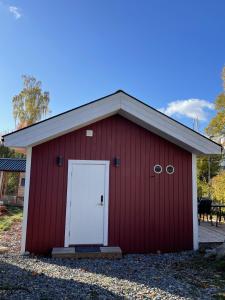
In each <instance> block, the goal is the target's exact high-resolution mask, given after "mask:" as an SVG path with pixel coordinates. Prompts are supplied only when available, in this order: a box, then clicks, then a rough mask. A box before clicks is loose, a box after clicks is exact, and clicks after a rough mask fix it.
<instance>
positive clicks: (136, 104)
mask: <svg viewBox="0 0 225 300" xmlns="http://www.w3.org/2000/svg"><path fill="white" fill-rule="evenodd" d="M118 112H119V113H120V114H121V115H124V116H125V117H127V118H128V119H130V120H131V121H133V122H135V123H137V124H139V125H140V126H142V127H144V128H146V129H148V130H149V131H152V132H154V133H156V134H158V135H159V136H161V137H163V138H165V139H167V140H169V141H171V142H173V143H175V144H177V145H178V146H180V147H182V148H184V149H186V150H188V151H190V152H192V153H195V154H220V153H221V147H220V146H219V145H217V144H215V143H213V142H211V141H210V140H207V139H206V138H205V137H203V136H201V135H199V134H198V133H196V132H194V131H192V130H190V129H189V128H187V127H185V126H183V125H181V124H179V123H178V122H176V121H174V120H173V119H170V118H168V117H167V116H165V115H163V114H161V113H160V112H158V111H157V110H154V109H152V108H151V107H149V106H147V105H145V104H144V103H142V102H140V101H138V100H136V99H134V98H132V97H131V96H129V95H127V94H125V93H123V92H119V93H116V94H113V95H110V96H108V97H105V98H104V99H101V100H99V101H96V102H92V103H90V104H88V105H85V106H82V107H80V108H78V109H75V110H72V111H69V112H67V113H64V114H62V115H59V116H56V117H54V118H51V119H49V120H46V121H44V122H41V123H38V124H36V125H34V126H32V127H28V128H26V129H24V130H22V131H18V132H15V133H12V134H10V135H8V136H5V137H4V143H5V145H6V146H9V147H28V146H35V145H37V144H41V143H43V142H45V141H47V140H50V139H53V138H55V137H57V136H60V135H63V134H66V133H68V132H71V131H73V130H76V129H79V128H81V127H84V126H86V125H89V124H91V123H93V122H96V121H99V120H102V119H104V118H106V117H109V116H111V115H114V114H116V113H118Z"/></svg>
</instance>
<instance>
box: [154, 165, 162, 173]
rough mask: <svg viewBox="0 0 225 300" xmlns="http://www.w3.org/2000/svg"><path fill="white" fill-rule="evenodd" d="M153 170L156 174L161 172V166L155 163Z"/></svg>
mask: <svg viewBox="0 0 225 300" xmlns="http://www.w3.org/2000/svg"><path fill="white" fill-rule="evenodd" d="M154 172H155V173H157V174H160V173H162V166H160V165H155V166H154Z"/></svg>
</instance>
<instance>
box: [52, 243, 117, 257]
mask: <svg viewBox="0 0 225 300" xmlns="http://www.w3.org/2000/svg"><path fill="white" fill-rule="evenodd" d="M52 257H54V258H75V259H76V258H109V259H118V258H122V250H121V248H120V247H100V246H93V247H88V246H87V247H86V246H75V247H60V248H53V249H52Z"/></svg>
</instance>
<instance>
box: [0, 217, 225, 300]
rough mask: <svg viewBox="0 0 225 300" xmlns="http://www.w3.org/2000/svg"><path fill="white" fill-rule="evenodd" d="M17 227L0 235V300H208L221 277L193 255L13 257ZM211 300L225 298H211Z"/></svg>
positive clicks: (223, 283) (224, 284) (221, 284)
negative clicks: (2, 248) (1, 252)
mask: <svg viewBox="0 0 225 300" xmlns="http://www.w3.org/2000/svg"><path fill="white" fill-rule="evenodd" d="M20 238H21V224H20V223H19V222H18V223H15V224H14V225H13V226H12V228H11V229H10V230H9V231H7V232H4V233H2V234H0V246H6V247H9V254H7V255H0V299H1V300H2V299H7V300H8V299H16V300H17V299H21V300H24V299H42V300H44V299H155V300H160V299H213V298H214V295H216V294H217V295H218V293H223V292H225V280H224V279H225V277H224V273H225V272H224V271H223V272H224V273H220V272H218V271H215V268H214V267H213V265H212V263H211V262H210V261H209V262H207V260H206V259H205V258H203V256H202V255H200V254H196V253H193V252H184V253H180V254H161V255H126V256H124V258H123V259H121V260H104V259H101V260H87V259H83V260H70V259H52V258H47V257H45V258H44V257H22V256H19V255H18V254H19V249H20ZM217 299H225V296H224V298H217Z"/></svg>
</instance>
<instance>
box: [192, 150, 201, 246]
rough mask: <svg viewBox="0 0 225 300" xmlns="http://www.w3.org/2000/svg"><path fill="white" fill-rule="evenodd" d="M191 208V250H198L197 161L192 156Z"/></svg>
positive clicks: (194, 156)
mask: <svg viewBox="0 0 225 300" xmlns="http://www.w3.org/2000/svg"><path fill="white" fill-rule="evenodd" d="M192 208H193V248H194V250H198V248H199V241H198V201H197V160H196V155H195V154H192Z"/></svg>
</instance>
